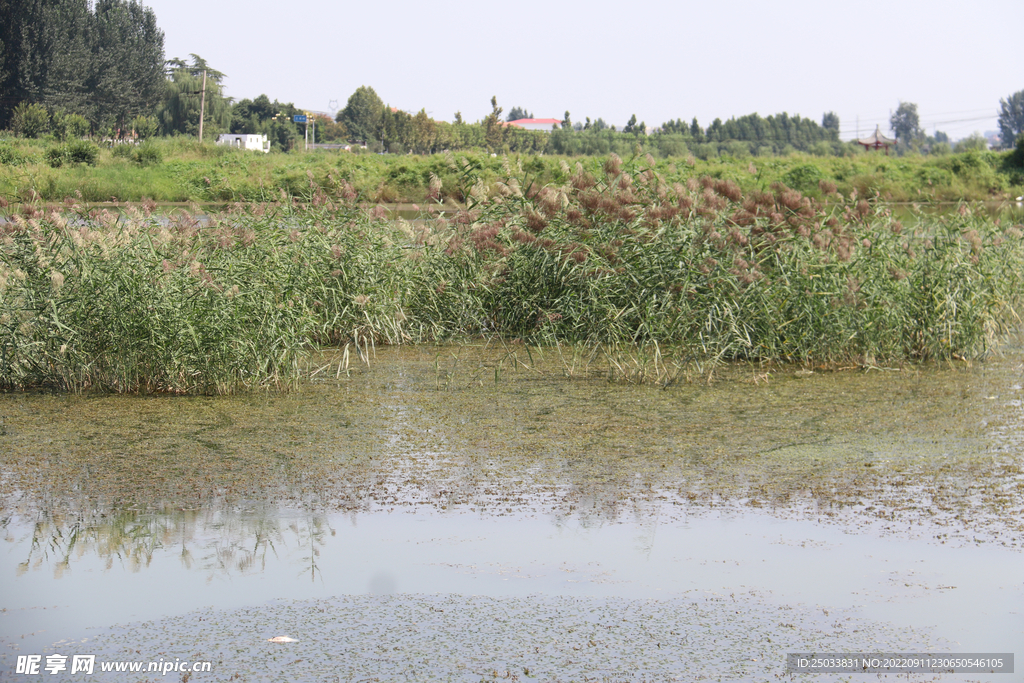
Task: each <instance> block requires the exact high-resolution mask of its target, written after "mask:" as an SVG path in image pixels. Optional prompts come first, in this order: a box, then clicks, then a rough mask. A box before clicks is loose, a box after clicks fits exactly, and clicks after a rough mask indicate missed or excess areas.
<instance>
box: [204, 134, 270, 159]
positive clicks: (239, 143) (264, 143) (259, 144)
mask: <svg viewBox="0 0 1024 683" xmlns="http://www.w3.org/2000/svg"><path fill="white" fill-rule="evenodd" d="M217 144H218V145H229V146H231V147H238V148H239V149H252V150H256V151H257V152H263V153H264V154H266V153H267V152H269V151H270V140H268V139H267V136H266V135H255V134H252V133H224V134H222V135H221V136H220V137H219V138H217Z"/></svg>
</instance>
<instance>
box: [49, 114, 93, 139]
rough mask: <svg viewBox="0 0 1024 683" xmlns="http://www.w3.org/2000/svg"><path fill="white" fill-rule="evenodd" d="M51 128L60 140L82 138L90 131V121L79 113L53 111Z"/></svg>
mask: <svg viewBox="0 0 1024 683" xmlns="http://www.w3.org/2000/svg"><path fill="white" fill-rule="evenodd" d="M51 130H53V134H54V136H56V138H57V139H58V140H61V141H64V140H69V139H74V138H80V137H82V136H84V135H87V134H88V133H89V122H88V121H86V120H85V117H84V116H81V115H79V114H69V113H67V112H65V111H63V110H57V111H55V112H54V113H53V120H52V122H51Z"/></svg>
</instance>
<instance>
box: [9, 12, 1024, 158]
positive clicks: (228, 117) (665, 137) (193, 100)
mask: <svg viewBox="0 0 1024 683" xmlns="http://www.w3.org/2000/svg"><path fill="white" fill-rule="evenodd" d="M0 16H2V17H3V18H4V19H3V21H2V22H0V129H9V130H12V131H14V132H15V133H16V134H20V135H23V136H26V137H38V136H40V135H46V134H50V135H53V136H54V137H57V138H58V139H67V138H73V137H81V136H83V135H86V134H89V133H92V134H98V135H100V136H101V137H103V138H130V139H133V140H135V139H139V138H145V137H149V136H154V135H192V136H195V135H198V133H199V128H200V121H199V118H200V109H201V100H202V101H204V105H205V106H202V108H203V109H204V113H203V122H202V123H203V128H204V132H207V133H208V134H209V135H210V136H211V137H213V136H215V135H217V134H218V133H227V132H231V133H263V134H266V135H267V136H268V137H269V139H270V140H271V142H272V145H273V146H274V147H275V148H277V149H289V148H291V147H292V146H294V145H295V144H296V143H297V142H298V141H300V140H302V138H303V135H304V131H303V128H302V125H301V124H296V123H294V121H293V118H294V116H295V115H296V114H301V113H304V112H303V111H302V110H300V109H299V108H297V107H296V106H295V105H294V104H292V103H283V102H279V101H277V100H273V101H271V100H270V98H269V97H268V96H267V95H265V94H264V95H260V96H259V97H257V98H255V99H242V100H240V101H238V102H235V101H233V100H232V99H231V98H229V97H226V96H225V95H224V89H223V82H224V79H225V75H224V74H223V73H221V72H220V71H218V70H216V69H214V68H212V67H211V66H210V65H209V64H207V63H206V61H205V60H204V59H203V58H202V57H199V56H198V55H195V54H193V55H190V58H191V59H190V60H183V59H178V58H173V59H170V60H166V61H165V59H164V49H163V42H164V34H163V32H162V31H161V30H160V29H159V27H158V26H157V23H156V16H155V14H154V13H153V10H152V9H150V8H148V7H145V6H144V5H142V4H141V3H139V2H138V1H137V0H95V1H93V2H90V0H0ZM1000 106H1001V109H1000V112H999V127H1000V134H1001V138H1002V142H1003V146H1004V147H1006V148H1009V147H1012V146H1013V145H1014V143H1015V141H1016V139H1017V137H1018V136H1020V135H1021V133H1022V132H1024V91H1020V92H1018V93H1015V94H1013V95H1011V96H1010V97H1009V98H1008V99H1006V100H1000ZM502 113H503V109H502V107H499V106H498V102H497V99H496V98H492V99H491V113H490V114H488V115H487V116H486V117H484V118H483V119H482V120H480V121H477V122H475V123H470V122H466V121H464V120H463V118H462V115H461V113H460V112H456V113H455V116H454V121H453V122H448V121H435V120H434V119H433V118H431V117H430V116H429V115H428V114H427V113H426V111H425V110H423V109H421V110H420V111H419V112H417V113H415V114H412V113H409V112H406V111H402V110H400V109H397V108H395V107H392V106H390V105H386V104H385V103H384V101H383V100H382V99H381V97H380V96H379V95H378V94H377V93H376V91H374V89H373V88H372V87H369V86H365V85H364V86H360V87H359V88H357V89H356V91H355V92H354V93H352V95H351V96H350V97H349V99H348V101H347V103H346V106H345V107H344V108H343V109H342V110H341V111H339V112H338V114H337V116H335V117H334V118H333V119H332V118H331V117H328V116H325V115H321V114H315V115H313V121H312V124H313V125H314V127H315V130H316V137H317V140H318V141H321V142H337V141H349V142H352V143H355V144H359V145H361V146H365V147H366V148H367V149H368V150H370V151H374V152H391V153H408V152H412V153H419V154H429V153H434V152H439V151H442V150H459V149H485V150H488V151H490V152H493V153H503V152H517V153H526V154H530V153H547V154H563V155H601V154H608V153H610V152H616V153H629V152H630V151H631V150H632V149H633V148H634V147H635V145H636V144H637V143H638V142H640V141H641V140H642V141H643V143H644V146H645V147H646V148H647V149H648V150H650V151H654V152H656V153H659V154H661V155H662V156H685V155H687V154H692V155H694V156H696V157H699V158H709V157H712V156H718V155H720V154H725V155H730V156H747V155H758V156H764V155H776V154H786V153H789V152H794V151H801V152H809V153H813V154H818V155H822V156H824V155H830V154H844V153H846V152H847V151H849V150H850V149H851V147H850V143H843V142H842V141H840V139H839V116H838V115H837V114H835V113H834V112H827V113H825V114H824V115H823V116H822V118H821V121H820V123H819V122H818V121H815V120H812V119H808V118H803V117H801V116H798V115H795V116H790V115H789V114H787V113H781V114H776V115H772V116H767V117H762V116H760V115H758V114H756V113H755V114H748V115H746V116H740V117H738V118H737V117H733V118H730V119H728V120H726V121H723V120H721V119H717V118H716V119H715V120H714V121H712V122H711V124H710V125H708V126H706V127H705V126H702V125H701V124H700V123H699V122H698V121H697V119H696V118H693V119H692V120H691V121H689V122H687V121H685V120H684V119H681V118H679V119H675V120H670V121H666V122H664V123H662V124H661V126H660V127H657V128H655V129H653V130H648V127H647V124H646V123H645V122H643V121H637V118H636V116H635V115H634V116H632V117H631V118H630V120H629V122H628V123H627V124H626V125H625V126H623V127H621V128H618V129H617V128H615V127H614V126H610V125H608V124H607V123H605V122H604V120H603V119H600V118H598V119H595V120H594V121H591V120H590V118H589V117H588V118H585V119H584V120H583V121H575V122H574V121H573V120H572V118H571V115H570V112H568V111H567V112H565V114H564V116H563V117H562V119H561V120H560V121H559V123H558V124H556V125H555V126H554V127H553V130H551V131H537V130H526V129H523V128H520V127H517V126H511V125H509V122H511V121H515V120H519V119H523V118H533V115H532V114H531V113H530V112H529V110H527V109H526V108H523V107H519V106H516V107H512V109H511V110H510V111H509V113H508V116H507V117H505V118H503V117H502ZM890 124H891V127H892V129H893V130H894V131H895V135H896V139H897V141H898V143H899V145H898V149H899V151H901V152H908V151H928V150H929V149H934V150H942V149H943V145H945V148H946V149H948V148H949V144H948V143H949V140H948V137H947V136H945V135H943V134H941V133H936V135H934V136H931V137H929V136H926V135H925V134H924V132H923V131H922V130H921V127H920V122H919V118H918V114H917V105H915V104H912V103H903V102H901V103H900V107H899V108H898V109H897V110H896V113H895V114H893V116H892V119H891V121H890ZM968 143H970V144H975V145H979V144H980V145H983V144H984V142H983V141H981V142H979V141H971V140H969V141H968Z"/></svg>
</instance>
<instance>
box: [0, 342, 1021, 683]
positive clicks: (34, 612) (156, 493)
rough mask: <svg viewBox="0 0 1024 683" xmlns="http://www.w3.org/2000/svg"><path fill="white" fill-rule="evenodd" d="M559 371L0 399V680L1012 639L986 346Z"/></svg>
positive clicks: (880, 647)
mask: <svg viewBox="0 0 1024 683" xmlns="http://www.w3.org/2000/svg"><path fill="white" fill-rule="evenodd" d="M329 360H331V359H330V358H327V359H326V360H325V362H327V361H329ZM589 370H590V372H589V374H588V373H587V372H582V371H581V370H580V367H579V366H578V364H577V365H574V364H573V362H572V359H571V358H567V356H566V355H565V354H561V355H560V354H558V353H556V352H553V351H551V350H549V351H546V352H544V353H543V354H538V353H537V352H536V351H533V352H531V353H527V352H526V351H525V350H524V349H521V348H520V349H515V348H512V349H509V348H502V349H495V348H493V347H483V346H467V347H458V348H454V347H453V348H443V349H435V348H417V349H378V350H377V351H376V354H375V356H374V357H373V358H371V361H370V364H369V366H366V365H359V366H353V367H352V370H351V374H350V375H349V376H346V375H345V374H340V375H339V373H337V372H335V371H334V369H330V370H328V371H324V372H321V373H319V374H318V375H317V377H316V378H314V381H313V382H311V383H309V384H306V385H303V386H302V387H300V388H298V389H296V390H294V391H290V392H288V393H283V394H253V395H248V396H238V397H218V398H194V397H189V398H181V397H119V396H103V397H89V396H66V395H51V394H9V395H3V396H0V500H2V509H3V520H2V521H3V532H4V541H3V543H0V549H2V553H0V558H2V560H0V577H2V579H0V607H2V608H3V609H4V611H3V612H0V677H5V678H11V679H14V680H17V679H19V678H21V677H19V676H18V675H17V674H14V673H11V671H12V668H13V666H14V663H15V661H16V658H17V655H18V654H33V653H39V654H48V653H51V652H58V653H60V654H73V653H94V654H98V655H99V657H98V659H104V658H105V659H109V660H115V659H138V660H146V661H150V660H157V659H160V658H163V659H175V658H181V659H189V658H191V659H192V660H210V661H212V662H214V665H213V671H212V673H205V674H194V675H193V676H192V680H229V679H231V678H232V676H237V677H236V678H235V680H281V679H291V680H341V681H346V680H382V681H391V680H452V681H463V680H465V681H479V680H481V679H485V678H486V679H491V678H492V677H494V676H497V677H499V678H502V677H504V678H507V679H510V680H511V679H512V678H514V677H518V679H519V680H524V681H525V680H555V681H570V680H581V681H582V680H588V679H589V680H616V681H617V680H623V681H625V680H652V681H660V680H695V679H697V678H699V677H700V676H701V675H707V676H708V677H709V678H711V679H712V680H717V679H721V680H774V679H775V677H776V676H777V675H787V674H786V671H785V653H786V652H803V651H830V650H832V651H847V652H858V651H863V652H893V651H907V652H909V651H918V650H929V651H934V652H1013V648H1014V647H1015V646H1016V645H1017V643H1020V642H1024V639H1022V636H1024V617H1022V614H1024V581H1022V577H1024V573H1022V572H1020V569H1019V568H1020V566H1021V561H1022V555H1021V552H1020V551H1021V548H1022V547H1024V473H1022V471H1021V465H1022V461H1024V453H1022V444H1021V427H1022V424H1024V420H1022V416H1024V415H1022V411H1024V407H1022V405H1024V404H1022V402H1021V401H1022V399H1024V390H1022V388H1021V387H1022V385H1024V353H1022V352H1021V348H1020V345H1019V344H1018V343H1015V342H1014V343H1010V344H1008V345H1007V346H1005V347H1003V353H1002V354H1001V355H994V356H993V357H991V358H989V359H988V360H986V361H985V362H979V363H974V364H972V365H970V366H967V365H965V364H962V363H961V364H956V365H943V366H929V367H916V368H902V369H892V368H890V369H872V370H866V371H865V370H861V369H850V370H846V371H840V372H822V371H813V372H812V371H810V370H808V369H802V368H770V369H766V368H755V367H732V368H729V369H727V370H726V371H724V372H722V373H721V374H720V375H719V377H718V378H717V381H715V382H713V383H712V384H711V385H709V386H705V385H702V384H686V383H677V384H675V385H672V386H670V387H669V388H667V389H663V388H660V387H658V386H630V385H623V384H609V383H608V382H607V381H606V380H604V379H602V375H603V372H604V370H603V368H602V367H601V366H600V362H599V361H595V362H594V364H593V365H592V366H591V367H590V368H589ZM567 373H569V374H572V375H573V377H572V378H567V377H565V375H566V374H567ZM574 624H578V625H579V626H578V628H575V627H574V626H573V625H574ZM275 635H289V636H292V637H295V638H297V639H298V640H299V642H298V643H290V644H286V645H278V644H268V643H266V639H267V638H269V637H271V636H275ZM283 648H291V649H283ZM136 650H138V652H136ZM128 652H130V653H132V654H131V656H130V657H129V655H128V654H126V653H128ZM296 660H301V661H298V662H297V661H296ZM169 675H172V678H173V677H174V676H178V678H175V680H179V679H180V676H181V674H169ZM47 676H48V675H47ZM57 678H58V677H57V676H53V677H52V679H53V680H56V679H57ZM69 678H71V677H69ZM79 678H80V679H81V680H101V679H102V680H107V679H109V680H116V675H115V674H109V673H108V674H97V675H96V676H95V677H89V676H84V677H79ZM128 678H130V679H131V680H144V679H145V678H144V677H140V676H138V675H135V676H133V677H126V679H128ZM157 678H161V677H159V676H157ZM162 678H163V679H166V677H162ZM795 678H796V679H800V678H801V676H800V675H796V676H795ZM805 678H806V679H807V680H833V679H836V680H845V678H844V677H843V676H838V675H837V676H832V677H830V676H827V675H813V676H811V675H807V676H806V677H805ZM846 678H849V677H848V676H847V677H846ZM1011 678H1012V677H1011ZM1006 679H1007V677H1006V676H1005V675H990V676H989V677H988V678H986V677H985V676H984V675H971V676H961V677H959V678H958V677H956V676H953V677H951V676H949V675H943V676H942V677H941V680H944V681H947V680H1006ZM915 680H931V677H930V676H929V675H918V676H916V678H915Z"/></svg>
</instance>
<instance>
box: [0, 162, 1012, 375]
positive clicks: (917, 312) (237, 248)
mask: <svg viewBox="0 0 1024 683" xmlns="http://www.w3.org/2000/svg"><path fill="white" fill-rule="evenodd" d="M467 163H468V162H467ZM563 166H564V168H560V169H559V173H560V177H564V178H565V181H566V182H565V183H564V184H548V185H541V184H538V183H534V182H533V178H534V176H533V175H532V174H531V173H529V172H526V171H524V170H522V169H518V168H514V169H508V170H509V173H508V174H507V175H506V177H505V178H504V179H503V180H502V181H500V182H498V183H497V184H496V187H497V192H495V193H494V194H488V193H487V187H488V186H489V185H491V184H492V183H488V182H487V181H485V180H483V179H478V180H477V182H476V183H475V184H474V185H473V189H472V190H470V191H468V194H469V203H470V205H471V208H470V209H469V210H468V211H465V212H462V213H460V214H459V215H457V216H455V217H454V218H443V217H437V215H436V210H433V209H435V208H436V206H437V204H436V198H437V197H439V196H440V194H441V192H442V189H443V188H442V187H439V185H438V182H437V181H436V180H435V181H434V184H433V194H434V196H435V203H432V204H430V207H431V210H430V211H429V212H428V213H427V216H428V218H427V220H425V221H424V222H422V223H416V224H409V223H406V222H404V221H397V222H396V221H392V220H390V219H388V218H387V217H386V213H387V212H386V211H385V210H384V209H383V207H377V208H374V209H365V208H360V207H359V206H358V205H357V204H356V203H355V199H356V192H355V190H354V188H353V187H352V186H351V185H349V184H348V183H347V182H345V181H342V180H339V181H338V187H337V190H338V192H337V193H334V194H332V195H328V194H326V193H325V192H323V190H322V188H320V187H319V186H317V185H316V184H314V187H313V188H312V189H311V190H308V193H307V195H306V197H305V198H304V201H303V202H301V203H298V202H292V201H291V200H289V199H287V198H285V199H284V200H282V201H275V202H271V203H252V204H239V205H236V206H235V207H234V208H232V209H231V210H230V211H229V212H228V213H225V214H223V215H219V216H216V217H215V218H214V220H213V222H212V225H209V226H208V227H204V226H201V225H199V224H198V223H197V222H196V221H195V220H194V219H193V218H192V217H191V216H189V215H188V214H184V213H183V214H180V215H178V216H177V217H176V218H175V219H174V220H173V222H171V223H170V224H166V223H162V222H161V221H160V220H158V219H157V218H156V217H153V216H150V215H149V214H148V210H147V209H146V208H145V207H141V208H135V209H130V210H128V211H127V212H126V213H125V214H123V215H121V214H117V213H107V212H105V211H102V212H101V211H95V210H94V211H93V212H92V213H91V215H90V214H89V213H88V212H87V211H85V210H84V209H79V208H76V207H69V208H68V209H67V210H65V211H64V212H63V213H56V212H52V213H43V212H40V213H38V214H37V215H35V216H34V217H32V218H27V217H25V216H24V215H21V214H19V215H17V216H16V217H14V218H13V220H12V221H11V222H9V223H7V224H4V225H0V231H2V243H0V244H2V248H0V386H3V387H6V388H24V387H32V386H53V387H57V388H60V389H68V390H79V389H84V388H89V387H96V388H102V389H106V390H113V391H169V392H226V391H233V390H237V389H240V388H246V387H259V386H268V385H275V384H279V383H282V382H287V381H289V380H291V379H293V378H295V377H297V376H300V375H301V374H302V372H303V365H304V363H305V362H306V361H307V359H308V358H309V351H310V350H312V349H315V348H317V346H318V345H324V344H326V345H336V346H342V345H346V344H347V345H348V346H345V348H346V349H348V348H350V347H351V345H353V344H354V345H355V346H356V348H365V345H366V344H367V343H368V341H372V342H375V343H390V344H400V343H409V342H427V341H434V340H445V339H451V338H460V337H465V336H475V335H488V336H491V337H494V338H499V339H502V340H506V341H507V340H513V339H519V340H524V341H526V342H528V343H531V344H562V343H567V344H574V345H581V346H582V347H585V348H588V349H594V350H598V349H600V350H602V351H603V352H605V353H606V354H608V357H612V356H614V354H615V353H616V351H615V349H622V348H626V347H628V348H630V349H634V350H640V351H639V352H640V353H641V354H644V353H646V354H649V355H648V356H647V357H648V358H654V359H655V366H657V362H658V360H659V359H660V361H661V362H662V365H663V367H666V366H667V365H672V364H674V365H673V367H676V368H679V367H682V366H683V365H685V364H688V363H689V364H698V365H699V366H700V367H702V368H704V369H707V368H709V367H713V366H714V364H715V363H717V362H720V361H723V360H728V359H746V360H752V361H790V362H794V361H795V362H806V363H847V362H851V361H852V362H855V363H863V364H873V363H882V362H892V361H895V362H902V361H907V360H917V359H929V358H958V357H976V356H978V355H979V354H982V353H983V352H984V351H985V350H986V348H987V346H988V345H989V344H990V343H991V341H992V340H993V338H994V335H995V334H996V333H997V332H998V331H999V330H1000V329H1001V326H1002V325H1003V324H1004V323H1006V322H1007V321H1009V320H1011V319H1015V318H1014V316H1013V313H1012V308H1011V307H1012V306H1013V305H1014V304H1015V303H1016V302H1017V300H1018V297H1019V292H1020V286H1021V277H1022V273H1024V241H1022V240H1024V238H1022V232H1021V230H1022V226H1011V225H999V224H998V222H996V221H993V220H991V219H990V218H987V217H985V216H983V215H980V214H979V213H975V212H974V211H972V210H971V209H970V208H969V207H967V206H966V205H965V206H962V207H961V211H959V212H953V213H952V214H951V215H949V216H945V217H937V218H934V219H929V221H930V222H929V223H928V224H927V225H925V226H923V227H916V228H914V229H913V230H911V229H910V228H907V227H904V226H903V225H901V224H900V222H899V221H897V220H895V219H894V218H893V217H892V215H891V213H890V212H889V210H888V209H886V208H885V207H884V206H882V205H873V204H871V203H869V202H868V201H866V200H865V199H863V198H859V197H856V196H852V195H851V196H845V197H843V196H840V195H837V194H835V192H834V189H833V188H832V187H831V186H830V185H829V184H828V183H827V182H823V183H822V184H821V186H820V187H819V188H818V192H820V193H824V194H826V195H828V197H829V202H828V203H827V204H822V203H820V202H818V201H817V200H814V199H811V198H808V197H805V196H802V195H801V194H800V193H799V192H797V191H795V190H792V189H789V188H786V187H783V186H777V187H775V188H774V189H772V190H770V191H760V190H755V191H748V192H743V191H742V190H741V189H740V187H739V186H738V185H737V184H736V183H735V182H732V181H731V180H728V179H716V178H712V177H704V178H701V179H699V180H698V179H696V178H691V179H689V180H688V181H687V182H686V183H683V184H678V183H677V184H671V183H668V182H666V181H665V179H664V178H663V177H662V176H661V175H659V173H658V172H657V171H656V170H655V168H656V167H657V164H655V163H654V160H653V159H650V158H644V157H639V158H637V159H635V160H633V161H632V162H630V163H629V164H626V165H623V164H622V162H620V161H619V160H618V159H617V158H611V159H609V160H608V161H607V163H606V164H605V167H604V168H603V169H602V170H601V171H600V172H599V173H590V172H588V171H587V170H586V169H584V167H583V166H581V165H577V167H576V168H575V169H570V168H569V167H568V165H565V164H563ZM460 173H461V174H465V175H466V177H467V178H468V179H469V180H472V176H471V174H470V172H469V171H468V170H466V169H465V168H463V169H461V170H460V169H458V168H447V167H446V174H448V175H450V176H455V177H458V176H459V174H460ZM541 175H542V177H543V173H542V174H541ZM307 182H308V181H307ZM307 187H308V185H307ZM430 191H431V190H429V189H428V192H430ZM354 353H355V351H353V354H354ZM340 370H341V368H340V366H339V367H338V368H337V372H340ZM666 376H668V375H666Z"/></svg>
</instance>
